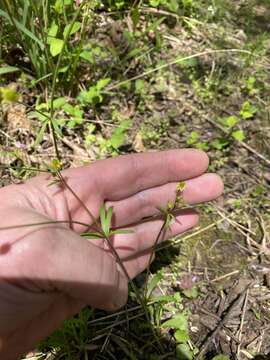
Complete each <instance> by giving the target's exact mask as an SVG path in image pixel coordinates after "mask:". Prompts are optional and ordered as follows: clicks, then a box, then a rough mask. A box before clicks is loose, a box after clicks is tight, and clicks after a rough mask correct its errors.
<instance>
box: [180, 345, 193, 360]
mask: <svg viewBox="0 0 270 360" xmlns="http://www.w3.org/2000/svg"><path fill="white" fill-rule="evenodd" d="M176 356H177V359H178V360H192V359H193V358H194V356H193V352H192V351H191V350H190V348H189V346H188V345H187V344H179V345H177V346H176Z"/></svg>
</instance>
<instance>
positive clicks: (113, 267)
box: [0, 150, 222, 360]
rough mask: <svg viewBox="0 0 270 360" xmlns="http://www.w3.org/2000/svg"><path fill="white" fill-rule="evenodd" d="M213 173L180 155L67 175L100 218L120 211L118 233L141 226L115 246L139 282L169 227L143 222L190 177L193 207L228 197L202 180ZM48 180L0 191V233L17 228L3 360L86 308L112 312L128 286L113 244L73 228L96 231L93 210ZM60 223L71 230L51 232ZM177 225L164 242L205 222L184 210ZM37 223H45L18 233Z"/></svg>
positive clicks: (2, 257) (0, 348)
mask: <svg viewBox="0 0 270 360" xmlns="http://www.w3.org/2000/svg"><path fill="white" fill-rule="evenodd" d="M207 165H208V161H207V158H206V156H205V155H204V154H203V153H201V152H198V151H193V150H182V151H169V152H164V153H159V154H144V155H139V156H126V157H119V158H117V159H113V160H105V161H100V162H97V163H95V164H93V165H90V166H89V167H83V168H79V169H69V170H66V171H64V172H63V176H64V178H65V181H66V182H67V184H68V186H69V187H70V188H71V189H72V190H73V191H74V193H75V194H76V195H77V197H78V198H80V200H81V202H83V204H85V207H87V208H88V209H89V210H90V212H91V213H92V214H93V215H94V217H95V218H96V219H97V218H98V216H99V209H100V206H101V205H102V204H103V203H104V202H105V201H106V202H107V203H108V204H109V205H111V206H113V208H114V225H115V226H117V227H125V228H130V224H135V225H133V226H132V230H133V232H132V233H131V234H129V235H116V236H115V237H114V239H113V240H112V241H113V245H114V247H115V249H116V251H117V252H118V255H119V256H120V258H121V260H122V261H123V264H124V266H125V268H126V269H127V271H128V273H129V276H130V277H131V278H133V277H134V276H136V275H137V274H138V273H140V272H141V271H143V270H144V269H145V267H146V266H147V264H148V262H149V258H150V251H149V249H150V248H151V247H152V246H153V243H154V241H155V239H156V236H157V234H158V232H159V230H160V227H161V226H162V220H160V219H154V220H152V221H150V222H143V223H141V220H142V219H143V218H145V217H149V216H153V215H155V214H157V212H158V210H157V207H158V206H159V205H164V204H167V202H168V200H170V199H174V197H175V188H176V183H177V182H178V181H180V180H182V179H185V180H186V179H190V180H187V189H186V190H185V194H184V196H185V200H186V201H187V202H188V203H191V204H192V203H198V202H202V201H208V200H211V199H213V198H215V197H217V196H218V195H220V193H221V192H222V183H221V181H220V179H219V178H218V177H217V176H215V175H212V174H208V175H202V174H203V173H204V171H205V170H206V168H207ZM50 180H51V179H49V178H48V176H47V175H45V176H42V177H37V178H33V179H31V180H30V181H29V182H28V183H26V184H22V185H12V186H10V187H6V188H4V189H1V191H0V195H1V199H2V200H1V205H0V219H1V221H0V226H1V227H9V230H6V231H1V232H0V279H1V280H0V354H1V352H2V354H3V355H1V358H2V359H4V360H5V359H7V360H9V359H15V358H16V356H17V355H19V354H20V353H22V352H23V351H25V350H28V349H30V348H31V347H32V346H33V345H34V344H35V343H36V342H37V341H39V340H40V339H42V338H44V337H45V336H47V335H48V334H50V333H51V332H52V331H53V330H54V329H55V328H57V327H58V326H59V325H60V324H61V322H62V321H63V320H64V319H66V318H68V317H70V316H71V315H73V314H74V313H76V312H78V311H79V310H80V309H81V308H82V307H83V306H85V305H86V304H89V305H91V306H94V307H98V308H102V309H108V310H113V309H117V308H119V307H121V306H122V305H123V304H124V303H125V302H126V298H127V279H126V277H125V275H124V274H123V273H122V271H121V269H120V268H119V266H118V264H117V262H116V261H115V258H114V256H112V254H110V252H108V251H107V250H108V249H107V246H106V244H105V243H104V242H103V241H98V242H97V241H95V242H89V241H86V240H85V239H82V238H81V237H80V236H79V234H80V233H81V232H82V231H85V230H86V227H85V226H83V225H79V224H75V223H72V221H79V222H81V223H85V224H89V225H90V224H91V223H92V220H91V218H90V216H89V213H88V211H87V210H86V208H85V207H84V206H82V203H81V202H80V201H78V198H76V197H75V196H74V194H72V193H71V192H70V191H69V190H68V189H66V188H63V187H61V186H58V185H55V186H50V187H48V183H49V182H50ZM204 188H205V190H204V191H203V192H202V191H201V189H204ZM52 220H53V221H63V223H55V224H52V223H50V224H49V223H48V222H51V221H52ZM179 220H180V221H179V222H175V223H174V224H173V225H172V227H171V228H170V231H168V232H167V234H166V235H165V238H168V237H170V236H173V235H176V234H179V233H181V232H183V231H185V230H187V229H189V228H191V227H193V226H194V225H196V223H197V221H198V216H197V214H196V213H195V212H194V211H191V210H189V211H183V212H181V213H180V214H179ZM64 221H65V223H64ZM30 223H35V224H37V223H40V225H35V226H26V227H20V228H16V227H15V226H17V225H20V224H30ZM41 223H43V224H41ZM45 223H47V224H45ZM71 224H72V225H71ZM70 225H71V226H70Z"/></svg>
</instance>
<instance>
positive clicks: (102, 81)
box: [96, 78, 111, 90]
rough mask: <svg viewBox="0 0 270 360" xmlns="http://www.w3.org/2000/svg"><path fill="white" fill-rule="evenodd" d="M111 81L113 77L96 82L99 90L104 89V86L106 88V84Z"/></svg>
mask: <svg viewBox="0 0 270 360" xmlns="http://www.w3.org/2000/svg"><path fill="white" fill-rule="evenodd" d="M110 81H111V78H105V79H101V80H99V81H98V82H97V84H96V88H97V90H102V89H103V88H105V86H107V85H108V84H109V82H110Z"/></svg>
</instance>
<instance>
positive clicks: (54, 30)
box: [47, 22, 58, 44]
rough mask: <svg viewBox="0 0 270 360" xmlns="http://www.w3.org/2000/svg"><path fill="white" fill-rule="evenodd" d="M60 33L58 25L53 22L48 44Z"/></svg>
mask: <svg viewBox="0 0 270 360" xmlns="http://www.w3.org/2000/svg"><path fill="white" fill-rule="evenodd" d="M57 33H58V25H57V24H56V23H55V22H53V23H52V25H51V27H50V29H49V31H48V35H47V44H50V43H51V41H52V39H53V38H56V36H57Z"/></svg>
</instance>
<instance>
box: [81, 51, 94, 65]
mask: <svg viewBox="0 0 270 360" xmlns="http://www.w3.org/2000/svg"><path fill="white" fill-rule="evenodd" d="M80 57H81V58H82V59H84V60H86V61H88V62H90V63H93V61H94V57H93V54H92V52H91V51H87V50H84V51H82V52H81V53H80Z"/></svg>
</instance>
